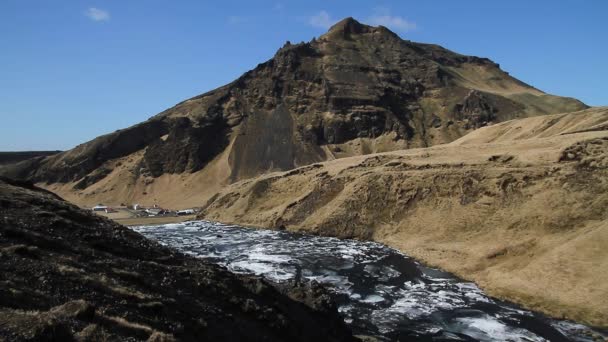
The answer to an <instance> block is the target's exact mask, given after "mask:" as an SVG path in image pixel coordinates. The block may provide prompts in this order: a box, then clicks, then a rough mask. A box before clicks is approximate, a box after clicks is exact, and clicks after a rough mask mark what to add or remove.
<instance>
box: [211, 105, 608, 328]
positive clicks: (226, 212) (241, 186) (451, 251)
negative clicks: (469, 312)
mask: <svg viewBox="0 0 608 342" xmlns="http://www.w3.org/2000/svg"><path fill="white" fill-rule="evenodd" d="M607 207H608V108H605V107H604V108H594V109H589V110H585V111H581V112H575V113H568V114H557V115H548V116H539V117H533V118H526V119H520V120H512V121H509V122H504V123H500V124H496V125H493V126H488V127H484V128H481V129H478V130H476V131H474V132H473V133H471V134H469V135H467V136H465V137H463V138H461V139H459V140H456V141H455V142H452V143H450V144H447V145H441V146H435V147H429V148H421V149H410V150H402V151H394V152H387V153H378V154H373V155H368V156H356V157H350V158H343V159H339V160H333V161H327V162H324V163H317V164H313V165H310V166H305V167H302V168H298V169H295V170H291V171H288V172H275V173H272V174H268V175H264V176H260V177H256V178H253V179H248V180H243V181H240V182H237V183H234V184H232V185H230V186H227V187H226V188H224V189H223V190H222V191H220V192H219V193H218V194H217V195H215V196H214V197H212V198H211V200H209V201H208V202H207V204H206V205H205V207H204V208H203V211H202V214H201V217H202V218H205V219H209V220H214V221H220V222H228V223H237V224H241V225H246V226H259V227H270V228H284V229H287V230H292V231H301V232H311V233H315V234H322V235H329V236H337V237H345V238H361V239H372V240H375V241H380V242H383V243H386V244H388V245H390V246H393V247H395V248H397V249H400V250H401V251H403V252H404V253H406V254H408V255H411V256H413V257H416V258H418V259H419V260H423V261H425V262H426V263H428V264H431V265H435V266H438V267H440V268H442V269H445V270H448V271H450V272H454V273H457V274H458V275H460V276H462V277H464V278H467V279H471V280H474V281H475V282H476V283H478V284H479V285H480V286H481V287H482V288H484V290H487V291H488V292H489V293H490V294H491V295H494V296H498V297H502V298H507V299H509V300H512V301H515V302H518V303H521V304H522V305H524V306H527V307H530V308H532V309H535V310H541V311H544V312H547V313H549V314H552V315H555V316H557V317H567V318H570V319H575V320H580V321H584V322H587V323H589V324H591V325H598V326H603V327H607V326H608V298H607V297H606V296H605V293H607V292H608V273H606V272H605V271H604V269H605V268H606V267H607V266H608V250H607V249H606V248H605V246H606V243H608V212H607V211H606V208H607Z"/></svg>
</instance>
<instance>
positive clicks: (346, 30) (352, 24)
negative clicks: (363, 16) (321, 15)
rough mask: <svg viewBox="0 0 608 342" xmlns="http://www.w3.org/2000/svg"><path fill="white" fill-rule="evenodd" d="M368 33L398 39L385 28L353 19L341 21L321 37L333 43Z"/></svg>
mask: <svg viewBox="0 0 608 342" xmlns="http://www.w3.org/2000/svg"><path fill="white" fill-rule="evenodd" d="M366 33H377V34H381V35H386V36H391V37H398V36H397V34H395V33H394V32H392V31H391V30H389V29H388V28H386V27H384V26H369V25H365V24H362V23H360V22H359V21H357V20H356V19H354V18H352V17H348V18H345V19H342V20H340V21H339V22H337V23H336V24H334V25H333V26H332V27H330V28H329V30H328V31H327V33H325V34H324V35H322V36H321V37H322V38H325V39H327V40H330V41H331V40H334V39H349V38H351V36H352V35H360V34H366Z"/></svg>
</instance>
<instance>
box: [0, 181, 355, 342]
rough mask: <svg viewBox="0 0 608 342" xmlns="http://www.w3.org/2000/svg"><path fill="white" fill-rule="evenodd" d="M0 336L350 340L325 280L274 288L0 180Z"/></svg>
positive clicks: (31, 189)
mask: <svg viewBox="0 0 608 342" xmlns="http://www.w3.org/2000/svg"><path fill="white" fill-rule="evenodd" d="M0 284H1V285H0V341H145V340H147V341H174V340H179V341H226V340H228V341H350V340H352V339H353V338H352V336H351V334H350V332H349V330H348V329H347V328H346V326H345V325H344V323H343V321H342V319H341V318H340V317H339V316H338V314H337V311H336V309H335V305H334V304H333V303H332V302H331V301H330V300H329V299H328V298H329V297H328V296H327V294H326V293H325V292H324V290H323V289H322V288H319V287H316V286H314V285H311V286H310V287H306V286H303V285H298V286H295V287H285V288H283V289H280V290H277V289H275V288H273V287H272V286H270V285H269V284H268V283H266V282H265V281H262V280H260V279H258V278H254V277H245V276H236V275H234V274H232V273H230V272H228V271H227V270H226V269H224V268H221V267H219V266H216V265H211V264H207V263H205V262H202V261H200V260H196V259H193V258H191V257H186V256H184V255H182V254H180V253H177V252H175V251H173V250H171V249H168V248H166V247H162V246H160V245H158V244H156V243H154V242H152V241H150V240H147V239H145V238H143V237H142V236H141V235H139V234H137V233H135V232H133V231H131V230H129V229H127V228H124V227H122V226H119V225H117V224H115V223H113V222H112V221H109V220H106V219H103V218H101V217H98V216H96V215H93V214H92V213H90V212H87V211H83V210H80V209H78V208H77V207H75V206H74V205H71V204H68V203H66V202H64V201H63V200H61V199H60V198H58V197H57V196H56V195H54V194H52V193H49V192H46V191H44V190H41V189H38V188H35V187H33V186H31V185H28V184H26V183H16V182H13V181H8V180H5V179H2V180H0Z"/></svg>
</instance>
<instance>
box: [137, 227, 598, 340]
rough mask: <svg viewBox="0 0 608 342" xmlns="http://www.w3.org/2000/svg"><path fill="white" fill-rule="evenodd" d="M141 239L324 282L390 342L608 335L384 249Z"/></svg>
mask: <svg viewBox="0 0 608 342" xmlns="http://www.w3.org/2000/svg"><path fill="white" fill-rule="evenodd" d="M134 230H135V231H137V232H139V233H141V234H142V235H144V236H146V237H148V238H150V239H152V240H155V241H159V242H160V243H162V244H163V245H165V246H169V247H172V248H175V249H177V250H179V251H182V252H184V253H186V254H188V255H193V256H196V257H197V258H201V259H202V260H205V261H209V262H213V263H217V264H219V265H221V266H224V267H226V268H227V269H228V270H230V271H232V272H235V273H237V274H255V275H260V276H263V277H264V278H265V279H268V280H270V281H272V282H277V283H294V282H306V281H309V280H315V281H318V282H320V283H321V284H323V285H324V287H326V288H327V289H328V293H329V294H330V296H331V297H332V298H333V299H334V301H335V302H336V303H337V305H338V311H339V312H340V313H341V314H342V316H343V317H344V320H345V322H347V324H348V325H349V326H350V327H351V329H352V330H353V332H354V333H355V334H363V335H367V336H369V335H372V336H377V337H381V338H379V340H382V341H384V340H386V341H439V340H440V341H453V340H458V341H463V340H466V341H473V340H474V341H486V342H491V341H528V342H543V341H588V342H592V341H594V342H595V341H598V342H599V341H604V340H605V339H606V336H608V334H606V333H604V332H601V331H594V330H593V329H591V328H589V327H586V326H583V325H580V324H575V323H572V322H568V321H561V320H554V319H550V318H548V317H546V316H544V315H541V314H538V313H532V312H529V311H526V310H523V309H522V308H521V307H518V306H515V305H512V304H511V303H507V302H503V301H498V300H495V299H494V298H489V297H487V296H486V295H485V293H483V291H481V290H480V289H479V288H478V287H477V286H475V285H474V284H472V283H470V282H468V281H465V280H463V279H460V278H457V277H454V276H453V275H452V274H450V273H447V272H443V271H440V270H438V269H434V268H429V267H427V266H426V265H424V264H421V263H419V262H418V261H416V260H414V259H413V258H410V257H409V256H406V255H403V254H401V253H399V252H398V251H397V250H396V249H393V248H389V247H387V246H385V245H383V244H379V243H373V242H368V241H357V240H352V239H336V238H332V237H323V236H317V235H310V234H294V233H290V232H288V231H278V230H274V231H273V230H266V229H251V228H250V227H240V226H237V225H226V224H221V223H217V222H210V221H191V222H185V223H182V224H171V225H163V226H146V227H136V228H134ZM455 336H458V337H459V338H458V337H455Z"/></svg>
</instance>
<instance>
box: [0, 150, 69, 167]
mask: <svg viewBox="0 0 608 342" xmlns="http://www.w3.org/2000/svg"><path fill="white" fill-rule="evenodd" d="M59 152H61V151H23V152H0V166H2V165H6V164H14V163H18V162H20V161H24V160H27V159H30V158H36V157H46V156H52V155H53V154H57V153H59Z"/></svg>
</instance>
